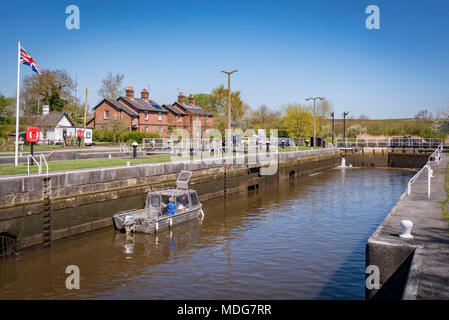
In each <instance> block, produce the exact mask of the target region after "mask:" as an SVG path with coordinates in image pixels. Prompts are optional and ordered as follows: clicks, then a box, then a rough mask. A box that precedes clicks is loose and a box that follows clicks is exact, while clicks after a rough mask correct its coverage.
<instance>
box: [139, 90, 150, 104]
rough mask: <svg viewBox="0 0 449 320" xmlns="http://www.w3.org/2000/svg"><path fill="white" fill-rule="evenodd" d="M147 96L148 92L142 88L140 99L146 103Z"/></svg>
mask: <svg viewBox="0 0 449 320" xmlns="http://www.w3.org/2000/svg"><path fill="white" fill-rule="evenodd" d="M148 95H149V93H148V90H147V89H145V88H143V89H142V92H141V93H140V99H142V100H145V101H148Z"/></svg>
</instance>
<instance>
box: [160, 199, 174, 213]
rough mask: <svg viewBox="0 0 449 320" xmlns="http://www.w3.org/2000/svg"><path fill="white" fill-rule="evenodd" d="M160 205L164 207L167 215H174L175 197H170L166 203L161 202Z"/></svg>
mask: <svg viewBox="0 0 449 320" xmlns="http://www.w3.org/2000/svg"><path fill="white" fill-rule="evenodd" d="M162 205H163V206H164V208H165V212H166V213H167V214H168V215H174V214H175V199H173V197H170V199H168V203H167V204H165V203H163V202H162Z"/></svg>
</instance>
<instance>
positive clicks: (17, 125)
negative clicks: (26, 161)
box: [14, 41, 20, 167]
mask: <svg viewBox="0 0 449 320" xmlns="http://www.w3.org/2000/svg"><path fill="white" fill-rule="evenodd" d="M19 99H20V41H19V44H18V47H17V96H16V146H15V153H14V165H15V166H16V167H17V166H18V165H19Z"/></svg>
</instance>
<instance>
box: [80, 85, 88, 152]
mask: <svg viewBox="0 0 449 320" xmlns="http://www.w3.org/2000/svg"><path fill="white" fill-rule="evenodd" d="M86 116H87V88H86V102H85V103H84V130H83V135H82V138H81V143H82V145H83V147H84V139H85V138H84V137H85V136H86Z"/></svg>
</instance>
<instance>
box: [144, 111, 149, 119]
mask: <svg viewBox="0 0 449 320" xmlns="http://www.w3.org/2000/svg"><path fill="white" fill-rule="evenodd" d="M145 120H148V111H145Z"/></svg>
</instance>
